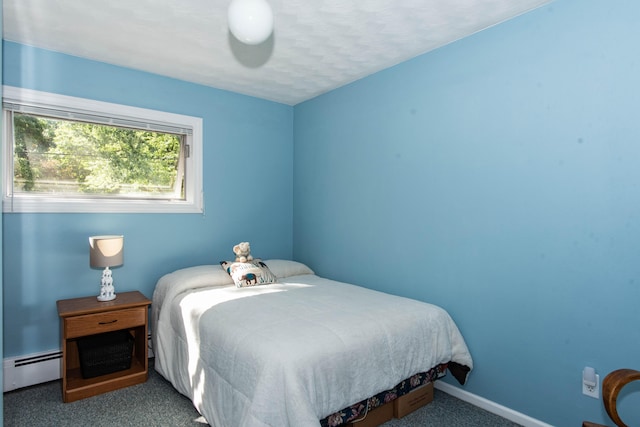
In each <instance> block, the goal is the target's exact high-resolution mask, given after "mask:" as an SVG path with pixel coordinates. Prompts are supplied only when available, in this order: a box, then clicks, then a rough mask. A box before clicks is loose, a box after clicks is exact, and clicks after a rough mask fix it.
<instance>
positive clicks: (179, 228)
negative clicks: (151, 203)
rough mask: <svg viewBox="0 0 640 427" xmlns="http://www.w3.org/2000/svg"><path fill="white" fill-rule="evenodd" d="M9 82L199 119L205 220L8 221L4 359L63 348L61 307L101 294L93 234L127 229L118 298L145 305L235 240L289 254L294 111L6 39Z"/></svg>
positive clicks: (259, 250) (223, 255)
mask: <svg viewBox="0 0 640 427" xmlns="http://www.w3.org/2000/svg"><path fill="white" fill-rule="evenodd" d="M4 84H5V85H10V86H19V87H23V88H28V89H35V90H41V91H47V92H53V93H58V94H63V95H71V96H77V97H83V98H90V99H95V100H100V101H108V102H115V103H120V104H126V105H132V106H136V107H143V108H151V109H157V110H162V111H168V112H172V113H178V114H187V115H193V116H198V117H202V118H203V124H204V129H203V133H204V144H203V150H204V162H203V169H204V192H205V213H204V215H199V214H149V215H145V214H115V215H114V214H4V215H3V252H4V256H3V264H4V346H5V347H4V357H10V356H15V355H25V354H30V353H33V352H39V351H44V350H50V349H57V348H59V347H60V333H59V321H58V316H57V311H56V304H55V302H56V300H58V299H63V298H71V297H79V296H87V295H94V294H95V295H97V294H98V292H99V288H100V271H98V270H92V269H90V268H89V258H88V257H89V253H88V237H89V236H91V235H96V234H112V233H116V234H120V233H122V234H124V236H125V264H124V266H122V267H119V268H116V269H114V284H115V286H116V292H118V291H119V292H124V291H129V290H140V291H141V292H142V293H144V294H145V295H146V296H147V297H149V298H150V297H151V296H152V293H153V288H154V286H155V283H156V281H157V280H158V278H159V277H160V276H161V275H163V274H165V273H167V272H170V271H172V270H174V269H176V268H182V267H187V266H191V265H197V264H213V263H217V262H218V261H220V260H221V259H228V258H231V257H232V256H234V255H233V252H232V250H231V249H232V246H233V245H234V244H236V243H238V242H240V241H244V240H249V241H250V242H251V248H252V253H253V254H254V255H255V256H260V257H263V258H291V256H292V221H293V220H292V215H293V214H292V212H293V209H292V203H293V202H292V195H293V189H292V185H293V184H292V182H293V167H292V161H293V136H292V128H293V108H292V107H290V106H287V105H283V104H278V103H273V102H269V101H263V100H259V99H256V98H252V97H247V96H243V95H238V94H234V93H230V92H226V91H221V90H216V89H212V88H207V87H203V86H200V85H195V84H190V83H185V82H181V81H177V80H173V79H169V78H165V77H160V76H156V75H152V74H148V73H142V72H138V71H133V70H130V69H124V68H119V67H114V66H110V65H106V64H103V63H97V62H92V61H88V60H84V59H80V58H76V57H71V56H66V55H61V54H59V53H54V52H50V51H44V50H39V49H35V48H31V47H27V46H24V45H18V44H15V43H10V42H5V44H4ZM247 165H249V166H247Z"/></svg>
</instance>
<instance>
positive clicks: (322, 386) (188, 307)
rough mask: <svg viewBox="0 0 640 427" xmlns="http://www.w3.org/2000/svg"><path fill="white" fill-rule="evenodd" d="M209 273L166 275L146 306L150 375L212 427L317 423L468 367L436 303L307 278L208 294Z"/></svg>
mask: <svg viewBox="0 0 640 427" xmlns="http://www.w3.org/2000/svg"><path fill="white" fill-rule="evenodd" d="M217 269H220V267H219V266H202V267H193V268H189V269H184V270H180V271H178V272H176V273H172V274H170V275H167V276H165V277H163V278H162V279H160V281H159V282H158V285H157V288H156V290H155V292H154V297H153V306H152V331H153V342H154V354H155V358H156V359H155V368H156V370H157V371H158V372H159V373H160V374H161V375H163V376H164V377H165V378H166V379H168V380H169V381H170V382H171V383H172V384H173V385H174V387H175V388H176V389H177V390H178V391H180V392H181V393H183V394H184V395H186V396H188V397H189V398H191V399H192V401H193V403H194V405H195V407H196V408H197V409H198V411H199V412H200V413H201V414H202V415H203V416H204V417H205V418H206V419H207V421H208V422H209V424H210V425H212V426H215V427H245V426H247V427H249V426H278V427H282V426H292V427H305V426H318V425H319V420H320V419H323V418H324V417H326V416H328V415H329V414H331V413H333V412H335V411H337V410H340V409H342V408H344V407H347V406H349V405H351V404H353V403H356V402H358V401H360V400H362V399H365V398H368V397H370V396H373V395H375V394H376V393H378V392H381V391H383V390H387V389H390V388H392V387H394V386H395V385H396V384H398V383H399V382H400V381H401V380H403V379H405V378H408V377H410V376H411V375H413V374H416V373H418V372H423V371H427V370H429V369H431V368H433V367H435V366H437V365H439V364H441V363H445V362H449V361H454V362H457V363H459V364H461V365H465V366H468V367H469V368H472V360H471V356H470V354H469V352H468V350H467V346H466V344H465V342H464V340H463V338H462V336H461V334H460V332H459V331H458V328H457V327H456V325H455V324H454V322H453V321H452V319H451V317H450V316H449V315H448V314H447V312H446V311H444V310H443V309H441V308H439V307H436V306H434V305H431V304H426V303H423V302H419V301H415V300H411V299H407V298H401V297H397V296H391V295H388V294H385V293H381V292H376V291H372V290H368V289H365V288H362V287H358V286H353V285H349V284H345V283H340V282H335V281H331V280H327V279H323V278H320V277H318V276H315V275H303V276H293V277H289V278H285V279H282V280H280V282H281V283H279V284H271V285H267V286H256V287H249V288H241V289H237V288H236V287H235V286H234V285H233V284H232V282H231V281H229V285H226V286H211V281H210V280H209V279H208V276H209V275H210V274H212V273H217Z"/></svg>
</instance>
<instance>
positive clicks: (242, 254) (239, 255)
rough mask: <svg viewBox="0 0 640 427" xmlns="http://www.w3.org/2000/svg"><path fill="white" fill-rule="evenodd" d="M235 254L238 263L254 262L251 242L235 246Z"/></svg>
mask: <svg viewBox="0 0 640 427" xmlns="http://www.w3.org/2000/svg"><path fill="white" fill-rule="evenodd" d="M233 253H234V254H236V262H247V261H251V260H253V257H252V256H251V246H250V245H249V242H240V243H238V244H237V245H235V246H234V247H233Z"/></svg>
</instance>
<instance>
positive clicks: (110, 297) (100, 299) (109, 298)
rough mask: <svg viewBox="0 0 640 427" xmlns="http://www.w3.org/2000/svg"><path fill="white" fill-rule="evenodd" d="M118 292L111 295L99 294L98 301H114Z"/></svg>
mask: <svg viewBox="0 0 640 427" xmlns="http://www.w3.org/2000/svg"><path fill="white" fill-rule="evenodd" d="M116 296H117V295H116V294H111V296H104V297H103V296H102V295H98V298H97V299H98V301H101V302H104V301H113V300H114V299H116Z"/></svg>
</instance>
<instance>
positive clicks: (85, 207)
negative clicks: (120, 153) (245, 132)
mask: <svg viewBox="0 0 640 427" xmlns="http://www.w3.org/2000/svg"><path fill="white" fill-rule="evenodd" d="M3 103H8V104H12V105H19V106H24V107H25V108H30V109H34V108H36V109H37V108H44V109H50V110H57V111H59V112H64V113H65V114H67V115H68V117H70V118H73V117H74V116H76V117H86V116H87V115H89V116H98V117H101V119H105V118H107V120H112V121H113V123H114V124H117V123H118V122H130V121H134V122H138V123H149V124H152V127H153V128H156V129H157V128H162V127H167V128H170V129H176V128H177V129H183V130H185V132H186V135H187V136H186V144H187V145H188V148H189V149H188V151H189V155H188V157H187V158H186V164H185V184H186V185H185V189H184V191H185V200H158V199H149V200H146V199H145V200H142V199H126V198H99V197H92V196H91V195H87V196H81V197H78V196H76V195H74V196H73V197H64V196H47V195H42V194H28V193H19V194H15V193H14V192H13V160H14V155H13V136H12V135H11V134H10V132H12V129H13V126H12V125H10V124H9V123H8V120H9V117H10V114H9V111H7V110H5V109H4V108H3V114H4V118H5V126H4V132H3V135H2V154H3V155H2V157H3V162H4V164H3V166H4V185H3V190H2V211H3V212H51V213H59V212H63V213H64V212H75V213H82V212H86V213H91V212H101V213H108V212H114V213H115V212H118V213H202V212H203V194H202V180H203V178H202V118H200V117H193V116H185V115H180V114H174V113H167V112H163V111H156V110H149V109H145V108H138V107H131V106H128V105H119V104H112V103H109V102H102V101H95V100H90V99H84V98H76V97H72V96H66V95H58V94H54V93H48V92H40V91H36V90H31V89H23V88H18V87H13V86H3ZM102 124H104V123H102Z"/></svg>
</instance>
